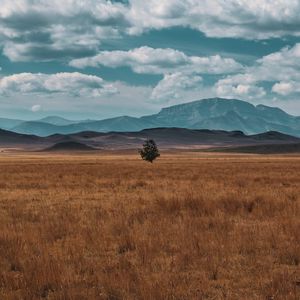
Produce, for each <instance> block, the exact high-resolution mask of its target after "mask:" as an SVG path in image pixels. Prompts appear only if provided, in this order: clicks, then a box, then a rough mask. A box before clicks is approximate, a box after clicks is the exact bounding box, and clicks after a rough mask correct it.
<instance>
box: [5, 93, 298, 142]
mask: <svg viewBox="0 0 300 300" xmlns="http://www.w3.org/2000/svg"><path fill="white" fill-rule="evenodd" d="M161 127H164V128H166V127H176V128H186V129H209V130H225V131H234V130H239V131H242V132H244V133H245V134H248V135H249V134H250V135H251V134H259V133H263V132H267V131H278V132H281V133H285V134H288V135H293V136H298V137H300V117H299V116H292V115H290V114H288V113H286V112H284V111H283V110H281V109H279V108H276V107H269V106H265V105H261V104H260V105H256V106H255V105H253V104H250V103H248V102H245V101H242V100H236V99H222V98H211V99H203V100H198V101H193V102H189V103H185V104H179V105H175V106H170V107H166V108H163V109H162V110H161V111H160V112H159V113H157V114H153V115H148V116H143V117H139V118H137V117H130V116H121V117H115V118H110V119H105V120H82V121H72V120H67V119H64V118H61V117H57V116H51V117H46V118H43V119H40V120H36V121H24V120H12V119H6V118H0V128H2V129H5V130H9V131H13V132H17V133H22V134H33V135H37V136H43V137H45V136H49V135H53V134H73V133H78V132H83V131H94V132H111V131H115V132H136V131H141V130H143V129H149V128H161Z"/></svg>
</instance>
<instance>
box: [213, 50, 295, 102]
mask: <svg viewBox="0 0 300 300" xmlns="http://www.w3.org/2000/svg"><path fill="white" fill-rule="evenodd" d="M264 82H270V83H273V87H272V92H274V93H277V94H280V95H284V96H287V95H289V94H293V93H297V92H299V91H300V88H299V87H300V44H296V45H294V46H293V47H291V48H288V47H286V48H283V49H282V50H281V51H278V52H275V53H271V54H269V55H267V56H264V57H262V58H261V59H259V60H258V61H257V62H256V64H255V65H254V66H251V67H248V68H245V71H244V72H242V73H239V74H235V75H229V76H227V77H225V78H224V79H221V80H219V81H218V82H217V83H216V85H215V88H216V91H217V94H218V95H219V96H225V97H232V96H239V95H243V94H244V95H245V97H246V99H253V98H262V97H264V96H265V95H266V92H265V90H264V89H263V87H261V86H260V85H261V84H263V83H264Z"/></svg>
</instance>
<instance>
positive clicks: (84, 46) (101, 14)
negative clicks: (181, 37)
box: [0, 0, 300, 61]
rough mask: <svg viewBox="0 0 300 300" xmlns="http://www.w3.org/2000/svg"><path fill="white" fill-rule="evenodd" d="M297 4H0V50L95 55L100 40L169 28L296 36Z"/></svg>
mask: <svg viewBox="0 0 300 300" xmlns="http://www.w3.org/2000/svg"><path fill="white" fill-rule="evenodd" d="M299 15H300V2H299V1H297V0H291V1H285V0H253V1H248V0H227V1H224V0H203V1H199V0H160V1H157V0H148V1H144V0H128V1H107V0H85V1H81V0H68V1H61V0H52V1H49V0H2V1H1V6H0V46H2V48H3V51H4V54H5V55H6V56H7V57H9V59H11V60H12V61H31V60H35V61H48V60H70V59H72V58H80V57H87V56H93V55H95V54H96V53H97V52H98V51H99V48H100V45H101V43H102V42H103V41H105V40H107V39H110V40H111V39H112V38H118V37H124V36H126V35H128V34H142V33H143V32H145V31H148V30H151V29H162V28H169V27H174V26H182V27H189V28H193V29H196V30H199V31H201V32H203V33H204V34H206V35H207V36H210V37H233V38H243V39H267V38H273V37H284V36H300V19H299Z"/></svg>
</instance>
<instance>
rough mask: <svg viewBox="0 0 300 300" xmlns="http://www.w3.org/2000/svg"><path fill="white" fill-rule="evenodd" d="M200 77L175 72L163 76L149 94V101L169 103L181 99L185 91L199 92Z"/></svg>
mask: <svg viewBox="0 0 300 300" xmlns="http://www.w3.org/2000/svg"><path fill="white" fill-rule="evenodd" d="M201 83H202V77H200V76H198V75H195V74H184V73H181V72H176V73H172V74H166V75H164V78H163V79H162V80H161V81H160V82H159V83H158V84H157V86H156V87H155V88H154V89H153V91H152V94H151V100H154V101H159V102H169V101H172V100H176V99H179V98H181V97H183V94H184V93H185V92H187V91H189V92H190V91H194V92H195V91H200V89H201Z"/></svg>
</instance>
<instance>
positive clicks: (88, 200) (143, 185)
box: [0, 154, 300, 300]
mask: <svg viewBox="0 0 300 300" xmlns="http://www.w3.org/2000/svg"><path fill="white" fill-rule="evenodd" d="M299 203H300V159H299V157H291V158H289V157H260V156H209V155H208V156H205V157H201V156H199V154H186V155H184V154H181V155H176V154H174V155H165V156H162V158H161V159H160V160H158V161H157V162H156V163H154V164H153V165H150V164H147V163H145V162H143V161H140V160H139V159H138V157H137V156H136V158H135V156H131V155H125V156H124V157H123V156H117V155H115V156H103V157H100V156H99V157H96V156H82V157H75V156H59V155H56V156H47V155H39V156H38V155H37V156H21V157H11V158H10V157H3V158H1V159H0V299H43V298H44V299H230V300H231V299H233V300H234V299H293V300H294V299H300V266H299V264H300V204H299Z"/></svg>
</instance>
